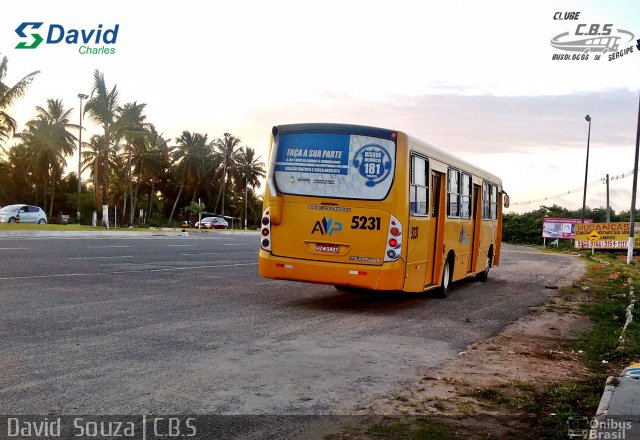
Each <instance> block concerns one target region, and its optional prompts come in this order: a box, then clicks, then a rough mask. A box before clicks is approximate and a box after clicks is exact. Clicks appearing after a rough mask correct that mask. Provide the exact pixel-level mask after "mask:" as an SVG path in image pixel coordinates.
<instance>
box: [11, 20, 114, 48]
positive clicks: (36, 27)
mask: <svg viewBox="0 0 640 440" xmlns="http://www.w3.org/2000/svg"><path fill="white" fill-rule="evenodd" d="M119 30H120V25H119V24H115V25H113V26H111V27H105V26H103V25H102V24H98V26H97V27H92V28H80V29H76V28H68V27H67V28H65V26H63V25H61V24H58V23H51V24H45V23H44V22H42V21H25V22H22V23H20V25H19V26H18V27H17V28H16V34H18V36H19V37H20V38H21V39H22V41H20V42H18V44H17V45H16V49H36V48H38V47H39V46H40V45H41V44H42V43H44V44H45V45H70V46H78V53H79V54H81V55H113V54H115V53H116V48H115V45H116V43H117V41H118V31H119ZM36 31H37V32H36ZM43 35H44V36H43Z"/></svg>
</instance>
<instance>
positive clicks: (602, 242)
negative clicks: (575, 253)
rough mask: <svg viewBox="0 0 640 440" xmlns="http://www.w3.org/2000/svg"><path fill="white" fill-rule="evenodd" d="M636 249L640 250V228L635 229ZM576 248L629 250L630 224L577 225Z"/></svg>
mask: <svg viewBox="0 0 640 440" xmlns="http://www.w3.org/2000/svg"><path fill="white" fill-rule="evenodd" d="M635 229H636V230H635V233H634V236H635V246H634V248H635V249H640V242H639V241H640V226H636V228H635ZM575 232H576V248H580V249H591V248H595V249H627V240H628V239H629V222H618V223H591V224H587V223H585V224H576V226H575Z"/></svg>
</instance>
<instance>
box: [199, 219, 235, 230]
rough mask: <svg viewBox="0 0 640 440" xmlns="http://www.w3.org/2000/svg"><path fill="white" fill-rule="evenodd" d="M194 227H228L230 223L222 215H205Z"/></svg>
mask: <svg viewBox="0 0 640 440" xmlns="http://www.w3.org/2000/svg"><path fill="white" fill-rule="evenodd" d="M200 225H202V226H200ZM194 227H195V228H199V227H202V228H203V229H228V228H229V223H228V222H227V221H226V220H225V219H223V218H222V217H205V218H203V219H202V220H200V221H199V222H196V224H195V226H194Z"/></svg>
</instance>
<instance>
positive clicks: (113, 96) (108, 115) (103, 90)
mask: <svg viewBox="0 0 640 440" xmlns="http://www.w3.org/2000/svg"><path fill="white" fill-rule="evenodd" d="M84 112H85V113H88V114H89V117H90V118H91V119H93V120H94V122H96V123H97V124H99V125H101V126H102V130H103V133H102V135H101V136H99V137H95V136H94V137H93V138H92V139H91V142H90V144H89V146H90V148H93V150H92V152H93V153H94V154H97V156H96V158H98V157H99V158H100V167H103V166H104V167H107V168H104V169H101V168H100V167H99V168H100V169H99V170H98V171H99V173H96V175H98V174H100V177H101V183H100V187H101V191H102V194H101V198H100V200H101V201H102V209H103V212H104V211H105V208H106V205H107V191H108V189H109V168H108V166H109V163H110V162H109V159H107V158H108V157H109V151H110V150H111V149H112V148H115V146H116V144H117V141H118V135H119V133H118V132H117V130H119V129H121V126H118V125H116V127H114V123H115V122H116V121H117V119H118V116H119V108H118V89H117V86H115V85H114V86H113V88H112V89H111V91H109V90H108V89H107V86H106V83H105V80H104V74H102V73H100V71H98V70H97V69H96V70H95V72H94V73H93V90H92V91H91V97H90V98H89V100H88V101H87V104H86V105H85V107H84ZM114 128H115V129H116V130H115V131H114ZM98 151H99V152H100V154H98V153H97V152H98ZM103 156H104V157H105V158H103ZM94 171H95V170H94ZM95 183H96V182H95V176H94V184H95ZM96 196H97V194H96ZM97 200H98V197H96V201H97ZM105 221H106V219H103V223H104V222H105Z"/></svg>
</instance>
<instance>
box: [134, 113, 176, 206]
mask: <svg viewBox="0 0 640 440" xmlns="http://www.w3.org/2000/svg"><path fill="white" fill-rule="evenodd" d="M135 145H136V148H134V156H133V163H134V167H135V169H134V171H135V175H136V189H135V192H134V200H136V201H137V198H138V188H139V186H140V185H141V184H146V185H147V187H148V188H149V198H148V201H147V212H148V213H150V212H151V208H152V207H153V195H154V194H155V186H156V184H157V183H158V182H160V181H161V177H162V176H164V174H165V173H166V172H167V171H168V169H169V168H170V166H171V161H170V157H169V146H168V143H167V139H165V138H164V137H163V136H162V134H160V133H158V132H157V130H156V128H155V126H154V125H153V124H148V129H147V133H146V134H145V136H144V137H143V138H142V139H141V140H140V142H137V143H136V144H135ZM132 211H133V209H132Z"/></svg>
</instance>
